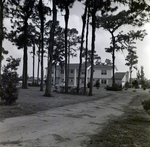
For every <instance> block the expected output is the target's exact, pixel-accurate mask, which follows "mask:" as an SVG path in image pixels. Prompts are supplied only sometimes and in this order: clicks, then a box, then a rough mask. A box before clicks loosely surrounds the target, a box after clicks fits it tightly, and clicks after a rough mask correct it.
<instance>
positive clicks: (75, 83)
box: [74, 69, 77, 86]
mask: <svg viewBox="0 0 150 147" xmlns="http://www.w3.org/2000/svg"><path fill="white" fill-rule="evenodd" d="M74 86H77V70H76V69H74Z"/></svg>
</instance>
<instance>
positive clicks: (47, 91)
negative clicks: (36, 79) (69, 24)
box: [44, 0, 57, 96]
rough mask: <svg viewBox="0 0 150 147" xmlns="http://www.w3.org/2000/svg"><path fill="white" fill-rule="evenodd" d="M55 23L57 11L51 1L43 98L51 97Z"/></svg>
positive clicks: (54, 0) (54, 2) (54, 1)
mask: <svg viewBox="0 0 150 147" xmlns="http://www.w3.org/2000/svg"><path fill="white" fill-rule="evenodd" d="M56 21H57V10H56V0H53V24H52V28H51V31H50V44H49V49H48V54H49V57H50V58H49V60H48V69H47V70H48V73H47V80H46V89H45V94H44V95H45V96H51V85H52V61H53V46H54V32H55V25H56Z"/></svg>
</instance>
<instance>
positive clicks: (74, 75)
mask: <svg viewBox="0 0 150 147" xmlns="http://www.w3.org/2000/svg"><path fill="white" fill-rule="evenodd" d="M78 71H79V64H76V63H71V64H70V65H69V71H68V73H69V79H68V81H69V82H68V83H69V85H70V86H77V80H78ZM86 72H87V77H86V79H87V80H86V81H87V83H88V82H89V81H90V73H91V66H90V65H88V66H87V69H86ZM112 74H113V67H112V66H110V65H94V73H93V84H95V83H96V81H97V80H98V79H99V81H100V84H101V86H105V85H108V84H109V81H110V80H111V77H112ZM84 77H85V64H82V69H81V76H80V85H84ZM64 81H65V72H64V68H61V67H60V66H56V69H54V68H53V72H52V82H53V84H56V85H62V84H64Z"/></svg>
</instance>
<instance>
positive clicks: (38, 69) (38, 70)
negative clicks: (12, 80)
mask: <svg viewBox="0 0 150 147" xmlns="http://www.w3.org/2000/svg"><path fill="white" fill-rule="evenodd" d="M40 52H41V48H40V39H39V50H38V68H37V84H39V72H40Z"/></svg>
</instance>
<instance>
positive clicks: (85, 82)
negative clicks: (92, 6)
mask: <svg viewBox="0 0 150 147" xmlns="http://www.w3.org/2000/svg"><path fill="white" fill-rule="evenodd" d="M88 35H89V10H88V18H87V26H86V47H85V70H84V72H85V77H84V94H86V87H87V54H88Z"/></svg>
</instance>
